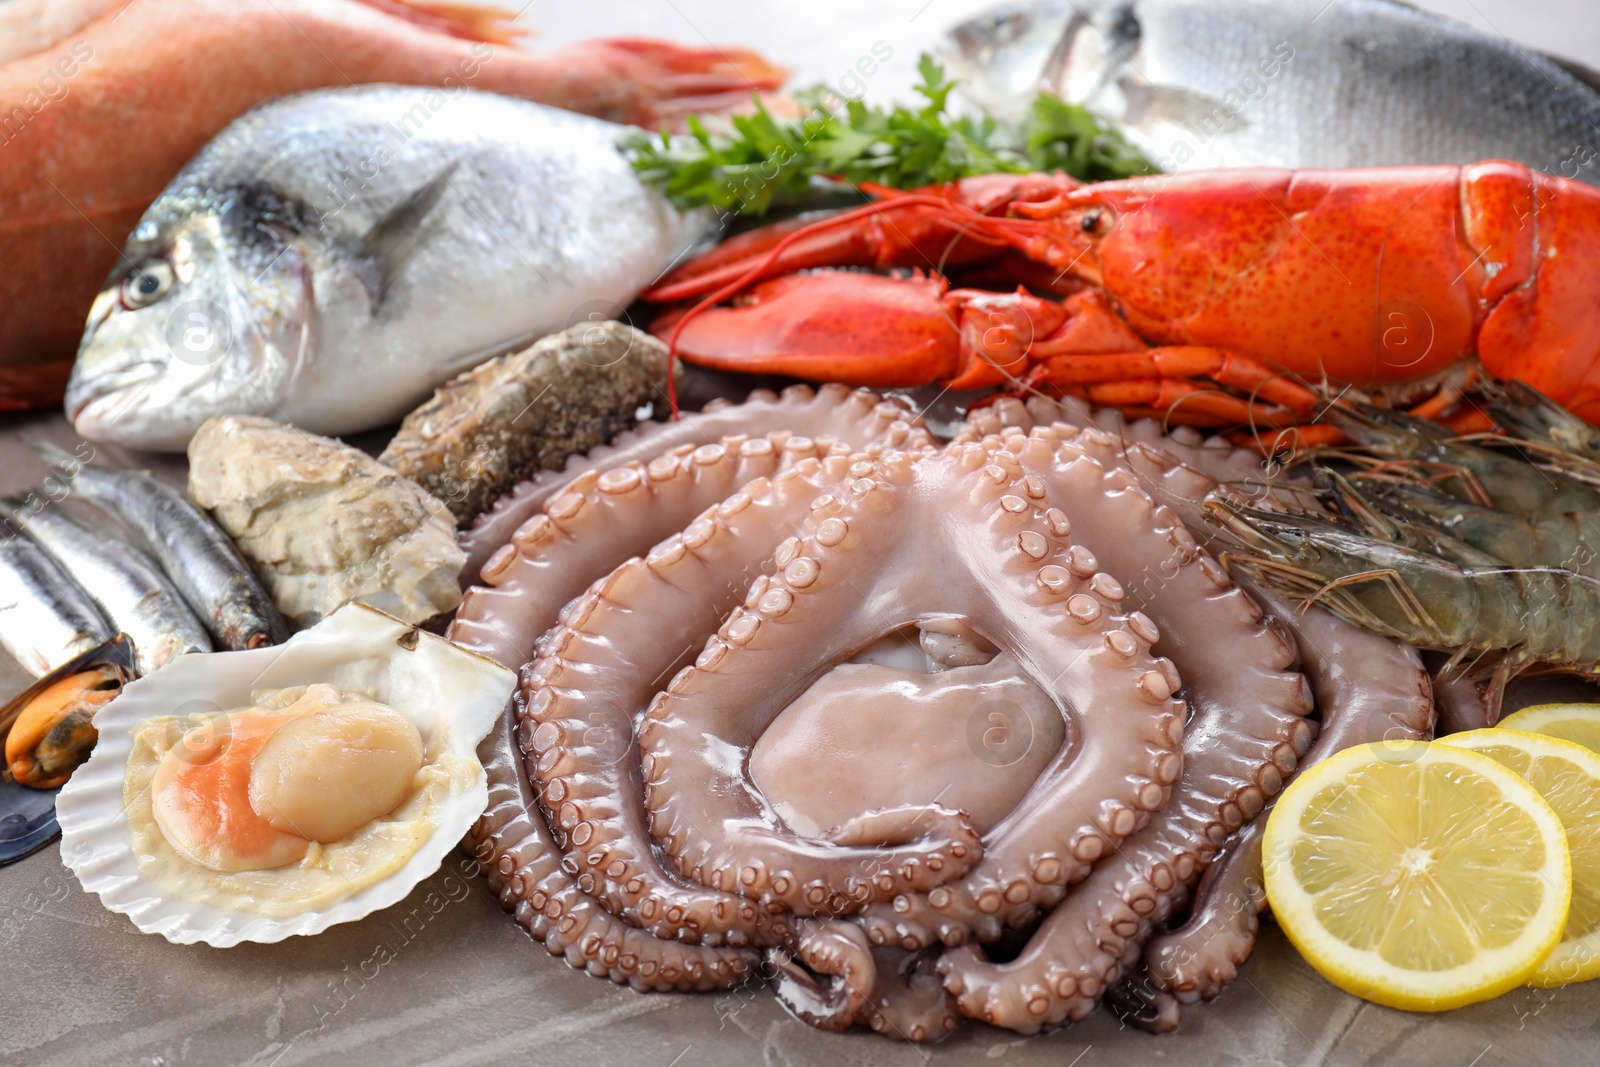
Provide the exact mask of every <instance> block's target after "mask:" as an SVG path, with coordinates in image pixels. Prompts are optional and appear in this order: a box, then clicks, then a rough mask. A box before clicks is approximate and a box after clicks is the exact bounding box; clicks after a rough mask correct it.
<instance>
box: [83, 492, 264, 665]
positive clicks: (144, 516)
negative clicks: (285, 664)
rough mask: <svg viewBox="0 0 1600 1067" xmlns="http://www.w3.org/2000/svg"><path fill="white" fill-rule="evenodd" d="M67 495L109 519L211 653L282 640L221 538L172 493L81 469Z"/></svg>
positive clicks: (234, 552) (246, 569)
mask: <svg viewBox="0 0 1600 1067" xmlns="http://www.w3.org/2000/svg"><path fill="white" fill-rule="evenodd" d="M72 485H73V488H74V489H76V490H77V491H78V492H79V493H80V494H82V496H83V497H84V499H86V500H88V501H89V502H90V503H92V504H94V505H95V506H96V507H99V508H102V509H104V510H105V511H108V512H110V513H111V514H112V515H115V516H116V517H117V519H119V520H120V521H121V522H122V524H123V525H124V526H126V527H127V528H128V531H129V532H130V533H132V534H133V535H134V536H135V537H136V538H137V539H138V542H139V546H140V547H141V548H143V549H144V550H145V551H146V552H147V553H149V555H150V556H151V558H153V559H154V560H155V561H156V562H157V563H159V564H160V565H161V569H162V570H163V571H165V572H166V575H167V577H168V578H169V579H170V580H171V581H172V584H173V585H174V586H176V587H177V590H178V592H179V593H180V594H182V596H183V599H184V601H185V602H186V603H188V605H189V607H191V608H193V609H194V611H195V613H196V614H197V615H198V616H199V617H200V619H201V620H202V621H203V622H204V623H205V624H206V628H207V629H208V630H209V631H210V632H211V637H212V639H213V640H214V641H215V642H216V644H217V647H219V648H225V649H243V648H260V647H262V646H263V645H275V644H279V643H280V642H282V641H285V640H287V639H288V637H289V628H288V626H287V625H286V624H285V623H284V621H283V616H281V615H279V614H278V609H277V608H276V607H275V606H273V603H272V598H271V597H270V596H268V595H267V592H266V590H265V589H263V588H262V587H261V583H259V582H258V581H256V578H255V575H254V574H253V573H251V570H250V565H249V564H247V563H246V562H245V561H244V559H243V557H241V556H240V555H239V550H238V549H237V548H235V547H234V545H233V542H232V541H231V540H229V539H228V535H227V534H225V533H223V532H222V531H221V530H220V529H218V528H217V525H216V524H215V523H214V522H212V521H211V520H210V519H209V518H207V517H206V516H205V515H204V514H203V513H201V511H200V509H199V508H197V507H195V506H194V505H193V504H191V503H189V501H188V500H187V499H185V498H184V495H183V494H182V493H181V492H179V491H178V490H177V489H174V488H173V487H172V486H170V485H168V484H167V483H165V482H163V481H161V480H160V479H158V478H155V477H152V476H151V475H149V474H146V473H144V472H143V471H129V470H108V469H106V468H104V467H82V468H81V469H80V470H79V471H78V473H77V475H76V476H75V477H74V478H73V479H72Z"/></svg>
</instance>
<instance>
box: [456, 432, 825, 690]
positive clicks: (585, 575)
mask: <svg viewBox="0 0 1600 1067" xmlns="http://www.w3.org/2000/svg"><path fill="white" fill-rule="evenodd" d="M836 448H838V449H839V450H841V451H843V446H837V445H835V443H834V442H833V441H832V440H830V439H827V438H824V439H821V440H817V439H814V438H810V437H798V436H795V435H793V434H791V433H789V432H788V431H780V432H778V433H774V434H768V435H765V436H762V437H727V438H723V439H722V440H721V441H717V442H714V443H711V444H702V445H679V446H678V447H676V448H673V449H670V450H668V451H666V452H665V453H663V454H662V455H660V456H657V457H656V458H654V459H652V460H650V461H649V462H648V463H628V464H624V465H622V466H619V467H611V468H607V469H605V470H599V469H595V470H589V471H586V472H584V473H583V474H581V475H579V476H578V477H577V478H576V479H574V480H573V481H572V482H570V483H568V484H567V486H566V487H565V488H564V489H563V490H562V492H561V493H560V494H559V495H557V496H555V497H554V498H552V499H551V500H550V501H548V502H547V503H546V504H545V507H544V509H543V510H542V511H541V512H540V513H538V514H536V515H534V516H533V517H532V518H530V519H529V520H528V521H527V522H525V523H523V525H522V526H521V527H520V528H519V529H518V530H517V533H516V535H515V536H514V537H513V538H512V540H511V541H510V542H509V543H507V544H505V545H503V546H501V548H500V549H499V550H498V551H497V552H496V553H495V554H494V555H493V556H492V557H491V558H490V559H489V561H488V563H486V564H485V565H484V567H483V576H482V577H483V582H484V584H483V585H479V586H474V587H473V588H471V589H469V590H467V593H466V595H465V596H464V597H463V598H462V602H461V606H460V608H459V609H458V610H457V612H456V618H455V621H454V622H453V623H452V627H451V633H452V639H453V640H455V641H458V642H461V643H463V644H467V645H468V647H470V648H473V649H474V650H476V651H479V652H482V653H484V654H485V655H487V656H491V657H493V658H495V659H498V660H500V661H501V662H503V663H511V664H521V663H523V662H526V661H527V660H529V659H531V658H532V656H533V643H534V640H535V639H536V638H537V637H538V636H539V635H540V634H543V633H544V632H545V631H546V630H548V629H550V628H551V627H552V626H554V625H555V623H556V616H557V614H558V613H559V612H560V610H561V608H562V607H563V606H564V605H566V604H567V603H568V602H569V601H571V600H572V599H573V598H574V597H576V596H578V595H579V594H581V593H582V592H583V591H584V589H585V588H587V587H588V585H589V583H590V581H591V580H592V578H593V576H594V575H596V574H605V573H606V572H607V571H609V570H611V569H612V568H613V567H615V566H616V565H617V564H619V563H621V562H622V561H623V560H626V559H628V558H630V557H632V556H636V555H639V554H640V553H643V552H645V551H647V550H648V549H649V548H650V547H651V546H652V545H654V544H656V543H657V542H658V541H660V540H662V539H663V538H665V537H667V536H668V535H669V534H672V533H673V532H675V531H677V530H682V529H683V528H684V527H685V526H687V525H688V524H689V522H690V520H692V519H693V518H694V517H695V516H696V515H699V514H700V513H701V512H702V511H704V510H705V509H706V508H708V507H711V506H712V505H714V504H716V503H717V502H718V501H720V500H725V499H727V498H728V497H729V496H731V495H732V494H733V493H734V492H735V491H737V490H738V489H739V487H740V486H742V485H744V484H746V483H747V482H750V481H753V480H754V479H756V478H760V477H766V476H768V475H771V474H775V473H776V472H777V471H778V470H780V469H782V468H784V467H786V466H790V465H792V464H794V463H796V462H799V461H800V460H803V459H809V458H815V457H817V456H822V455H827V454H828V453H829V452H831V451H833V450H835V449H836Z"/></svg>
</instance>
